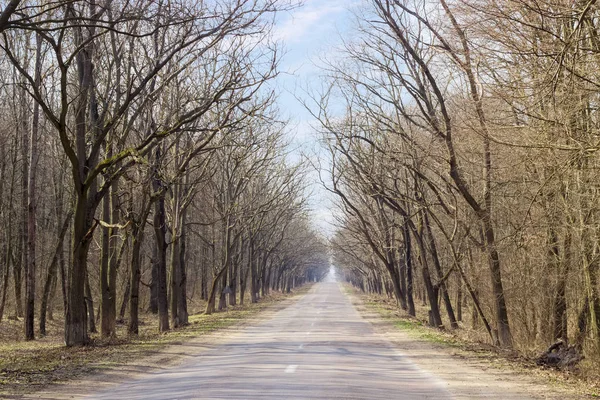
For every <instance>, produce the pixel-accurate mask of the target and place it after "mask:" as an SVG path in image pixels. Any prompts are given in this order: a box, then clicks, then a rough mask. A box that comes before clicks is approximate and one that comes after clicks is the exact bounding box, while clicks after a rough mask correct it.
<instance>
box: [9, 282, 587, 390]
mask: <svg viewBox="0 0 600 400" xmlns="http://www.w3.org/2000/svg"><path fill="white" fill-rule="evenodd" d="M213 318H214V319H213ZM193 321H194V322H196V324H192V326H191V327H189V328H186V329H183V330H181V331H180V332H176V333H174V334H169V335H166V336H165V335H161V336H159V337H155V338H150V339H148V341H147V343H144V342H142V341H139V342H137V341H136V342H128V343H123V344H119V345H117V346H93V347H89V348H82V349H65V348H64V347H61V346H60V345H59V344H58V343H55V344H47V345H46V344H44V343H38V344H37V345H34V344H33V343H32V344H30V343H27V345H28V346H33V347H32V348H30V349H28V350H27V351H25V352H24V354H25V356H24V357H25V360H27V361H19V360H21V358H18V357H17V358H16V360H17V365H21V368H22V369H23V373H22V374H20V375H19V374H15V373H14V371H13V372H10V371H9V372H8V373H7V372H6V371H7V368H8V365H10V364H9V362H7V361H6V360H4V358H3V361H0V362H1V363H3V364H0V365H1V366H2V371H3V372H4V373H5V376H8V379H9V380H10V381H9V382H5V384H4V385H3V387H2V388H1V389H0V390H2V391H3V392H0V397H2V396H4V397H3V398H44V399H67V398H69V399H72V398H82V397H85V396H88V395H91V396H92V397H91V398H94V399H107V398H114V396H118V397H119V398H129V399H135V398H140V399H141V398H145V399H146V398H153V399H163V398H228V399H230V398H239V399H242V398H244V399H248V398H261V399H264V398H282V396H283V397H284V398H288V399H294V398H296V399H304V398H307V399H308V398H310V399H329V398H333V397H332V393H335V398H344V399H362V398H370V399H380V398H381V399H389V398H409V399H412V398H436V399H439V398H458V399H463V398H464V399H475V398H486V399H567V398H568V399H584V398H593V397H595V396H594V394H595V393H594V388H593V386H592V385H589V384H585V385H584V384H583V383H582V382H580V381H575V380H569V379H565V376H564V375H563V374H558V373H554V372H552V371H546V370H542V369H540V368H538V367H534V366H533V365H531V364H528V363H527V362H525V361H524V360H516V359H511V358H510V357H506V355H503V354H500V353H497V352H493V351H490V350H486V349H483V348H479V349H477V348H474V347H473V346H471V345H466V344H465V343H463V342H461V341H460V340H458V339H457V338H456V337H455V336H454V335H450V334H447V333H440V332H438V331H436V330H431V329H429V328H425V327H423V326H421V324H420V323H419V322H418V321H416V320H410V319H408V320H407V319H405V318H402V317H401V316H399V315H398V313H397V310H396V309H395V308H394V305H393V304H390V303H389V302H387V301H385V300H383V299H381V298H373V297H369V296H365V295H361V294H359V293H357V292H354V291H352V290H351V289H349V288H348V287H343V286H341V285H339V284H337V283H335V282H326V283H320V284H317V285H315V286H314V287H312V288H310V290H309V288H308V287H307V288H305V289H304V290H303V291H302V292H301V293H299V294H297V295H296V296H295V297H292V298H285V297H283V296H282V295H279V296H277V297H276V298H274V299H271V301H270V302H264V303H263V304H262V305H258V306H256V305H255V306H252V307H250V309H239V310H232V311H229V312H228V313H222V314H216V315H215V316H210V317H209V316H205V317H204V318H202V316H196V317H195V318H194V319H193ZM198 335H200V336H198ZM14 345H15V344H14V343H13V346H14ZM3 346H4V345H3ZM35 346H39V347H40V348H36V347H35ZM46 346H47V347H46ZM2 350H4V351H5V352H6V351H8V354H11V357H12V358H11V359H14V357H16V355H15V353H14V350H11V349H10V348H7V347H4V348H2V349H0V351H2ZM474 350H476V351H474ZM47 353H49V354H51V357H50V359H51V360H52V362H47V361H46V364H45V365H49V366H50V368H48V371H37V372H33V371H31V372H30V373H25V371H24V370H25V369H26V368H25V367H24V366H25V365H30V364H32V363H33V364H35V363H36V362H37V361H38V359H36V357H34V356H33V355H34V354H37V356H38V357H41V355H42V354H47ZM5 354H6V353H5ZM47 358H48V357H46V358H40V359H41V360H46V359H47ZM59 360H60V361H59ZM53 363H55V364H57V365H60V367H59V368H55V364H53ZM44 368H45V367H44ZM52 368H54V369H52ZM38 369H41V368H39V365H38ZM57 374H58V376H59V377H60V378H64V377H65V376H67V375H69V374H73V375H71V379H60V380H58V381H55V383H54V384H51V385H48V382H49V381H50V380H52V379H54V378H56V376H57ZM40 376H42V377H43V376H46V377H50V378H40ZM171 384H172V387H170V386H169V385H171ZM165 390H166V391H165ZM332 390H334V392H332ZM165 393H167V394H168V395H171V396H175V397H168V396H167V395H166V394H165ZM150 394H152V395H151V396H152V397H148V396H150ZM165 396H166V397H165Z"/></svg>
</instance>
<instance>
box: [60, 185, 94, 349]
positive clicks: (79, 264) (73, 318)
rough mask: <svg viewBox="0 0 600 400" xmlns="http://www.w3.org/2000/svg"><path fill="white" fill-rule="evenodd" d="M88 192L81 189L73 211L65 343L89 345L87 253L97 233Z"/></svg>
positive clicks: (69, 344)
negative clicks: (86, 301)
mask: <svg viewBox="0 0 600 400" xmlns="http://www.w3.org/2000/svg"><path fill="white" fill-rule="evenodd" d="M87 195H88V194H87V191H84V192H81V191H79V192H78V193H77V196H76V200H75V212H74V215H73V237H72V240H73V245H72V262H71V264H70V268H69V273H68V283H67V289H68V293H67V312H66V319H65V344H66V345H67V346H78V345H85V344H87V343H88V342H89V338H88V334H87V315H86V306H85V293H84V289H85V279H86V275H87V255H88V250H89V246H90V243H91V240H92V236H93V225H92V220H91V218H90V209H89V204H88V199H87Z"/></svg>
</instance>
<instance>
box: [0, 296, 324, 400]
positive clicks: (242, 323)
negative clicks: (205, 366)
mask: <svg viewBox="0 0 600 400" xmlns="http://www.w3.org/2000/svg"><path fill="white" fill-rule="evenodd" d="M311 290H313V288H311V287H309V286H306V287H303V288H299V289H298V290H297V291H296V293H294V294H292V295H290V296H285V297H283V296H279V297H278V298H276V299H275V300H271V301H269V302H268V303H266V304H263V305H261V306H260V307H255V308H254V309H252V312H250V313H248V314H247V315H245V316H244V317H243V318H235V321H234V322H232V323H230V324H228V325H227V326H225V327H220V328H217V329H214V330H212V331H211V332H209V333H204V334H202V335H199V336H196V337H188V338H185V339H182V340H180V341H178V340H175V341H171V342H166V343H161V344H160V345H152V346H150V348H149V349H145V348H144V346H141V348H139V349H137V350H134V351H130V350H128V351H130V353H131V355H130V357H129V359H127V360H126V361H124V362H123V357H119V362H111V361H110V360H103V361H101V362H97V363H90V364H89V365H86V366H85V367H84V368H81V370H79V371H76V372H74V373H73V374H72V375H71V376H69V377H67V378H66V379H64V380H61V381H56V382H53V383H51V384H48V385H43V386H41V387H36V388H35V389H36V390H35V391H33V390H30V391H28V390H23V391H22V392H21V393H17V394H12V395H11V394H7V393H6V392H4V391H2V393H1V396H0V397H2V398H6V399H49V400H64V399H74V398H83V397H85V396H87V395H89V394H91V393H94V392H97V391H101V390H107V389H110V388H111V387H114V386H117V385H119V384H122V383H124V382H127V381H131V380H134V379H138V378H141V377H144V376H148V375H151V374H156V373H159V372H161V371H164V370H167V369H170V368H176V367H177V366H178V365H181V364H183V363H185V362H187V361H189V360H190V359H192V358H194V357H197V356H199V355H201V354H202V353H204V352H206V351H208V350H210V349H212V348H214V347H216V346H218V345H219V344H222V343H225V342H227V341H228V340H229V339H230V338H231V337H232V336H234V335H236V334H237V333H238V332H240V331H242V330H243V329H245V328H247V327H249V326H253V325H256V324H259V323H261V322H262V321H265V320H268V319H270V318H272V317H273V316H274V315H275V314H276V313H277V312H279V311H280V310H283V309H285V308H286V307H289V306H290V305H291V304H294V303H295V302H296V301H298V300H299V299H300V298H302V297H303V296H304V295H306V294H307V293H309V292H310V291H311ZM259 304H260V303H259ZM226 313H227V311H225V312H223V314H226ZM115 351H119V350H118V348H116V349H115ZM4 396H6V397H4Z"/></svg>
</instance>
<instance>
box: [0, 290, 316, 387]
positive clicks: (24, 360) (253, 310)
mask: <svg viewBox="0 0 600 400" xmlns="http://www.w3.org/2000/svg"><path fill="white" fill-rule="evenodd" d="M309 289H310V285H305V286H303V287H301V288H297V289H296V290H295V291H294V292H293V293H290V294H282V293H278V292H275V293H272V294H270V295H268V296H266V297H264V298H262V299H261V300H260V301H259V302H258V303H255V304H252V303H247V304H244V305H243V306H233V307H229V308H228V309H227V311H223V312H218V313H215V314H212V315H204V314H195V315H191V316H190V318H189V322H190V324H189V325H187V326H184V327H181V328H177V329H174V330H171V331H169V332H167V333H165V334H160V333H158V323H157V321H156V319H157V318H156V317H155V316H153V315H144V316H143V318H141V321H140V334H139V336H137V337H133V336H131V337H128V336H127V334H126V329H127V325H126V323H125V324H119V325H118V327H117V338H113V339H111V340H101V339H99V338H98V336H97V335H92V343H91V344H90V345H88V346H84V347H72V348H68V347H65V346H64V344H63V342H62V329H61V325H62V324H61V323H58V322H52V323H51V324H50V326H49V329H48V332H49V335H47V336H46V337H44V338H41V339H39V340H35V341H30V342H26V341H22V340H17V339H16V337H15V335H16V334H15V329H16V328H17V325H18V327H19V328H20V327H21V326H22V322H21V323H16V322H15V323H14V326H11V325H8V324H6V323H5V322H3V323H2V324H0V327H1V329H0V398H2V397H3V396H8V395H11V396H15V395H22V394H27V393H32V392H35V391H37V390H39V389H41V388H43V387H44V386H46V385H48V384H51V383H56V382H64V381H67V380H71V379H77V378H78V377H81V376H83V375H86V374H90V373H92V372H95V371H101V370H103V369H110V368H112V367H114V366H116V365H124V364H127V363H131V362H136V361H139V360H140V359H143V358H144V357H147V356H149V355H152V354H156V353H157V352H159V351H160V350H161V349H163V348H165V347H166V346H169V345H174V344H180V343H182V342H185V341H188V340H191V339H193V338H198V337H201V336H203V335H206V334H209V333H212V332H215V331H218V330H222V329H225V328H228V327H231V326H234V325H240V324H243V323H244V322H247V321H248V320H250V319H251V318H252V317H256V316H258V314H260V313H261V312H262V311H265V310H266V309H273V308H277V307H279V306H280V307H283V306H285V304H286V303H284V301H285V300H288V299H290V298H292V297H294V296H298V295H302V294H304V293H306V292H308V290H309ZM11 322H12V321H11ZM165 357H166V358H165V362H168V361H170V360H168V358H175V357H176V356H168V355H166V356H165Z"/></svg>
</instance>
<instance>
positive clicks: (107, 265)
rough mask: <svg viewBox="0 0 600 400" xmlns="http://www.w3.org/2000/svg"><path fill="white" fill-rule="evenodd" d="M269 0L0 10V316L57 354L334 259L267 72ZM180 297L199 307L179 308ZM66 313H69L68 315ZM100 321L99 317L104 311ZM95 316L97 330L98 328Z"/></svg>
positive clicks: (317, 269)
mask: <svg viewBox="0 0 600 400" xmlns="http://www.w3.org/2000/svg"><path fill="white" fill-rule="evenodd" d="M287 7H289V4H288V3H287V2H286V1H278V0H265V1H262V0H227V1H216V2H213V1H187V0H181V1H163V0H150V1H148V0H143V1H135V2H128V1H111V0H108V1H104V0H75V1H73V0H69V1H62V0H58V1H54V2H47V1H40V2H38V1H11V2H10V3H8V4H6V5H5V6H4V9H3V10H2V12H1V14H0V31H1V34H2V37H1V38H0V47H1V54H2V56H1V57H0V71H1V72H0V99H1V101H0V107H1V108H2V109H1V111H0V119H1V122H0V125H1V127H0V141H1V144H0V224H1V226H2V229H1V231H0V232H1V233H0V251H1V254H0V273H1V282H0V287H1V292H0V295H1V298H0V321H1V320H2V318H3V317H6V314H8V315H9V316H12V317H13V318H16V319H20V318H23V321H24V333H25V338H26V339H34V338H35V337H36V336H37V335H44V334H45V333H46V321H47V318H55V317H56V316H57V315H58V313H59V312H60V315H64V319H65V330H64V335H65V343H66V345H68V346H72V345H81V344H86V343H88V342H89V332H95V331H96V330H97V329H98V330H99V331H100V334H101V336H102V337H111V336H114V335H115V332H116V330H115V328H116V321H117V320H126V321H127V324H128V332H129V333H130V334H137V333H138V325H139V313H140V311H143V312H145V311H146V310H148V311H150V312H152V313H155V314H157V318H158V320H159V329H160V330H161V331H166V330H169V329H170V328H174V327H178V326H181V325H185V324H187V321H188V314H189V311H188V310H189V309H190V307H192V306H193V307H194V308H195V309H198V308H199V307H200V305H202V306H203V307H205V312H206V313H207V314H209V313H212V312H215V311H216V310H222V309H225V308H226V307H227V306H228V305H235V304H236V303H237V302H244V301H248V300H250V301H252V302H256V301H258V299H259V298H260V297H261V296H264V295H267V294H268V293H269V291H270V290H287V291H289V290H290V289H291V288H293V287H294V286H295V285H298V284H301V283H303V282H305V281H307V280H311V281H313V280H317V279H320V278H321V277H322V275H323V274H324V273H325V271H326V270H327V269H328V259H327V254H326V248H325V246H324V245H323V243H322V239H321V238H320V237H319V236H318V235H317V234H316V232H315V231H314V230H313V229H312V228H311V226H310V221H309V215H308V208H307V201H306V191H305V176H306V172H307V171H306V169H305V168H304V167H303V166H302V164H301V163H300V162H292V161H290V159H292V157H290V156H289V154H288V151H289V150H288V149H287V143H286V139H285V134H284V132H285V129H286V124H285V122H284V121H282V120H281V118H280V115H279V114H278V110H277V108H276V106H275V94H274V92H273V89H272V85H271V83H270V82H271V81H272V80H273V78H275V77H276V75H277V68H276V67H277V62H278V58H277V57H278V47H277V45H276V44H274V43H273V42H272V40H271V39H270V37H271V29H272V24H273V16H274V14H275V13H276V12H278V11H279V10H283V9H286V8H287ZM190 302H191V303H192V305H190ZM63 313H64V314H63ZM97 313H99V315H98V314H97ZM96 320H98V321H99V327H96Z"/></svg>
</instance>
